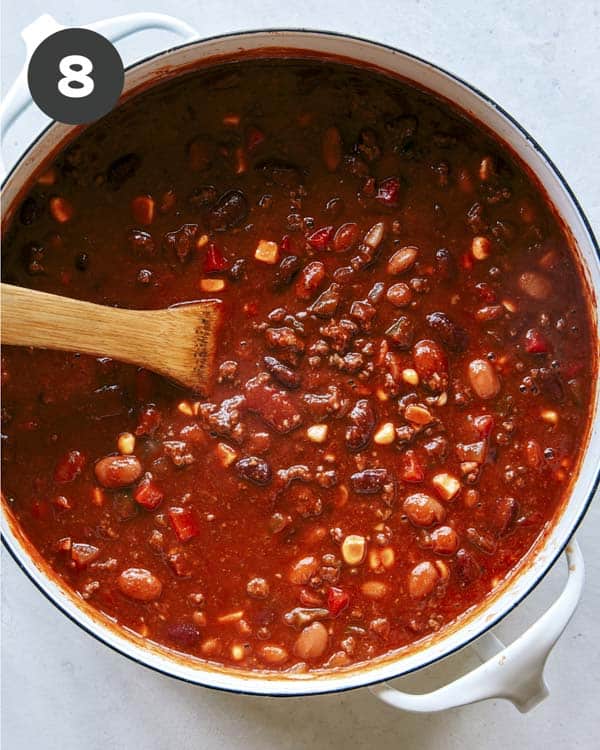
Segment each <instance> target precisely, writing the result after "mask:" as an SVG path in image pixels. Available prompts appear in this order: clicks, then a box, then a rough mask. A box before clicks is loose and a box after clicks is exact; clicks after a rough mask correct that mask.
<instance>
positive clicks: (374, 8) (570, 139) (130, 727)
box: [1, 0, 600, 750]
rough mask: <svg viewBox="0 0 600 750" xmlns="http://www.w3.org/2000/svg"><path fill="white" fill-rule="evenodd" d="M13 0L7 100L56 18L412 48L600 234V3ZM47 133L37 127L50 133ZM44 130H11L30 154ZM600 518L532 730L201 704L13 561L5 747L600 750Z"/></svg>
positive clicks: (512, 632) (452, 717)
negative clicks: (129, 655) (324, 33)
mask: <svg viewBox="0 0 600 750" xmlns="http://www.w3.org/2000/svg"><path fill="white" fill-rule="evenodd" d="M94 6H95V7H92V4H91V3H82V2H75V0H19V1H18V2H17V1H16V0H6V1H5V2H4V3H3V4H2V32H1V34H2V36H1V42H2V93H4V92H5V91H6V90H7V88H8V86H9V85H10V83H11V81H12V79H13V78H14V76H15V75H16V74H17V72H18V71H19V69H20V66H21V65H22V62H23V53H24V50H23V44H22V42H21V39H20V37H19V32H20V30H21V29H22V28H23V27H24V26H26V25H27V24H29V23H30V22H31V21H33V20H34V19H35V18H36V17H37V16H38V15H40V14H42V13H45V12H49V13H51V14H53V15H54V16H55V17H56V18H57V20H58V21H60V22H62V23H64V24H71V25H78V24H84V23H89V22H91V21H94V20H98V19H99V18H101V17H106V16H110V15H116V14H121V13H125V12H133V11H141V10H152V11H161V12H164V13H171V14H174V15H177V16H179V17H180V18H182V19H184V20H187V21H188V22H189V23H191V24H192V25H194V26H196V28H198V30H199V31H200V33H201V34H202V35H206V36H208V35H211V34H217V33H223V32H226V31H233V30H238V29H248V28H259V27H265V26H271V27H274V26H279V27H286V26H302V27H309V28H311V27H312V28H323V29H327V30H334V31H341V32H348V33H352V34H357V35H361V36H365V37H368V38H371V39H374V40H378V41H383V42H387V43H389V44H392V45H395V46H398V47H400V48H403V49H406V50H408V51H410V52H413V53H416V54H418V55H421V56H422V57H425V58H428V59H430V60H432V61H433V62H436V63H438V64H440V65H442V66H443V67H445V68H447V69H449V70H451V71H453V72H455V73H457V74H458V75H460V76H462V77H463V78H465V79H466V80H468V81H470V82H472V83H474V84H475V85H476V86H478V87H479V88H480V89H482V90H483V91H485V92H486V93H488V94H489V95H491V96H492V97H493V98H494V99H496V101H498V102H499V103H500V104H501V105H502V106H503V107H505V108H506V109H507V110H508V111H509V112H511V114H513V115H514V116H515V117H516V118H517V119H518V120H520V121H521V123H522V124H523V125H524V126H525V127H526V128H527V129H528V130H529V131H530V132H531V133H532V134H533V135H534V137H535V138H536V139H537V140H538V141H539V142H540V143H541V144H542V146H543V147H544V148H545V149H546V150H547V151H548V152H549V154H550V155H551V157H552V158H553V159H554V161H555V162H556V163H557V165H558V167H559V168H560V169H561V171H562V172H563V174H564V175H565V176H566V178H567V180H568V181H569V182H570V184H571V186H572V187H573V189H574V190H575V192H576V194H577V195H578V197H579V199H580V201H581V203H582V205H583V207H584V210H585V211H586V212H587V215H588V217H589V218H590V220H591V222H592V225H593V227H594V230H595V232H596V234H598V233H599V232H600V178H599V175H600V126H599V121H600V96H599V93H598V92H599V90H600V62H599V61H600V55H599V53H600V42H599V41H598V40H599V39H600V4H599V3H598V2H594V0H587V1H586V0H574V1H573V2H544V1H542V0H539V1H537V2H523V1H521V2H512V3H511V2H498V1H497V0H494V1H489V2H485V1H484V0H479V2H472V1H471V0H468V1H465V0H462V1H461V2H451V1H449V0H439V2H430V1H429V0H422V2H418V1H410V2H406V1H405V2H386V1H385V0H370V1H366V0H345V1H342V0H336V1H332V2H322V0H321V1H320V2H315V1H314V0H305V1H304V2H303V3H299V2H296V1H294V2H292V0H278V1H271V0H259V1H258V2H255V1H254V0H252V1H251V2H250V1H246V2H241V0H238V1H237V2H235V1H230V0H220V1H219V2H217V0H206V1H205V2H198V1H197V0H195V1H194V0H178V2H177V3H174V2H168V0H104V1H103V2H102V3H98V4H94ZM172 39H173V38H172V37H170V36H169V35H166V34H162V33H150V32H148V33H145V34H144V35H141V36H139V37H137V38H136V39H135V41H129V42H127V43H126V44H123V45H122V46H121V50H122V52H123V57H124V59H125V62H126V63H127V62H131V61H133V60H134V59H136V57H140V56H142V55H144V54H147V53H148V52H150V51H153V50H157V49H159V48H160V47H161V46H165V45H166V44H168V43H170V42H172ZM38 124H39V122H38ZM35 127H36V119H35V114H30V115H29V117H28V118H27V120H26V121H25V122H24V123H23V124H21V125H20V126H19V127H18V128H16V129H14V130H13V131H11V132H10V134H9V137H8V143H7V151H8V153H9V155H10V154H11V153H12V154H16V153H17V152H18V149H19V148H20V146H21V145H25V144H26V142H27V138H28V135H29V132H28V129H31V132H33V128H35ZM599 529H600V504H599V503H598V502H596V503H595V505H594V506H593V507H592V509H591V511H590V513H589V514H588V516H587V518H586V521H585V523H584V525H583V527H582V528H581V530H580V531H579V533H578V539H579V541H580V543H581V546H582V548H583V552H584V556H585V559H586V564H587V582H586V587H585V592H584V596H583V599H582V602H581V605H580V607H579V609H578V611H577V613H576V615H575V617H574V619H573V621H572V622H571V624H570V626H569V627H568V630H567V631H566V633H565V634H564V636H563V638H562V639H561V641H560V642H559V644H558V646H557V647H556V649H555V651H554V653H553V654H552V656H551V657H550V660H549V663H548V668H547V679H548V683H549V685H550V690H551V695H550V698H548V699H547V700H546V702H545V703H543V704H542V705H541V706H539V707H538V708H537V709H535V710H534V711H533V712H532V713H530V714H528V715H526V716H521V715H520V714H518V713H517V712H516V710H515V709H514V708H513V707H512V706H511V705H510V704H507V703H505V702H502V701H498V702H487V703H485V704H480V705H479V706H476V707H473V706H471V707H466V708H463V709H457V710H454V711H450V712H446V713H443V714H435V715H415V714H407V713H401V712H398V711H394V710H393V709H391V708H389V707H387V706H384V705H382V704H380V703H378V702H377V701H376V700H375V699H374V698H373V697H371V696H370V694H369V693H368V692H366V691H364V690H360V691H354V692H351V693H346V694H342V695H335V696H325V697H321V698H298V699H286V700H273V699H261V698H250V697H241V696H232V695H226V694H222V693H217V692H214V691H209V690H203V689H201V688H195V687H192V686H189V685H185V684H182V683H178V682H175V681H174V680H171V679H169V678H166V677H163V676H161V675H158V674H154V673H152V672H150V671H148V670H146V669H144V668H142V667H140V666H138V665H135V664H133V663H130V662H128V661H126V660H125V659H124V658H123V657H121V656H119V655H117V654H115V653H113V652H111V651H109V650H108V649H107V648H105V647H104V646H101V645H100V644H98V643H97V642H96V641H94V640H93V639H92V638H90V637H89V636H87V635H86V634H85V633H83V632H82V631H81V630H79V629H78V628H77V627H76V626H75V625H73V624H71V623H70V622H68V621H67V620H66V619H65V618H64V617H63V616H62V615H60V613H58V611H57V610H55V609H54V608H53V606H52V605H51V604H49V603H48V602H47V601H46V600H45V599H44V598H43V597H42V596H41V595H40V594H39V593H38V592H37V591H36V590H35V589H34V587H33V586H32V584H31V583H29V581H28V580H27V579H26V578H25V577H24V576H23V575H22V574H21V573H20V572H19V570H18V569H17V567H16V565H15V564H14V563H13V561H12V560H11V559H10V558H9V557H8V556H7V555H6V554H3V560H2V569H3V570H2V572H3V575H2V579H3V581H2V587H3V591H2V740H3V748H5V749H6V750H22V749H23V750H25V749H26V748H27V749H29V748H40V749H43V750H55V749H56V750H59V749H60V750H75V749H76V748H77V749H79V748H81V747H85V748H86V750H106V748H110V749H111V750H121V749H125V748H127V749H128V750H129V749H130V748H144V750H163V748H164V749H165V750H167V748H168V749H169V750H170V749H171V748H177V750H188V749H189V748H202V749H203V750H205V749H206V750H213V749H214V748H228V749H229V748H231V750H235V749H236V748H244V749H245V750H255V749H258V748H277V749H278V750H291V749H292V748H294V750H295V749H296V748H308V747H310V748H319V749H320V748H335V749H337V748H340V749H341V748H352V750H360V749H361V748H370V749H371V750H373V749H374V748H377V749H379V748H388V747H390V748H392V747H398V748H405V749H410V748H419V750H423V749H427V750H428V749H429V748H436V749H437V748H444V750H453V749H454V748H461V749H463V748H486V749H487V748H490V749H493V748H503V749H504V748H506V747H515V748H528V749H529V748H534V749H537V748H563V747H565V748H567V747H568V748H569V749H571V748H583V749H585V750H588V748H590V749H591V748H592V747H598V744H597V743H598V736H599V735H600V710H599V708H598V698H599V697H600V646H599V639H598V633H599V628H598V621H599V619H600V545H599V544H598V532H599ZM563 567H564V563H562V562H561V563H560V564H558V565H557V566H556V569H555V570H553V571H552V573H551V574H550V575H549V576H548V577H547V579H546V580H545V581H544V582H543V583H542V585H541V586H540V587H538V590H537V591H536V592H535V593H534V595H533V596H531V597H530V598H529V599H528V600H527V601H526V602H525V603H524V604H523V605H522V606H521V607H519V609H518V610H517V611H516V612H515V613H513V614H512V615H511V616H510V617H509V618H507V620H506V621H504V623H502V625H501V626H500V628H499V634H500V635H501V636H503V637H505V638H506V639H507V640H508V639H510V638H511V637H514V636H516V635H517V634H518V633H519V632H521V631H522V629H523V628H524V627H525V626H526V625H527V624H528V623H530V622H531V621H532V620H533V619H534V618H535V617H536V615H539V614H540V613H541V612H542V611H543V609H544V607H546V606H548V604H549V603H550V602H551V601H552V600H553V598H554V597H555V596H556V595H557V593H558V592H559V590H560V587H561V585H562V583H563V581H564V570H563ZM469 664H472V662H471V661H470V660H469V657H467V656H464V655H460V656H459V657H456V658H454V659H453V660H452V661H451V663H449V664H447V665H444V666H443V667H438V668H436V669H434V670H432V671H431V672H430V674H428V675H426V676H421V677H417V678H411V680H410V687H413V688H415V689H416V688H417V687H420V688H423V687H431V686H434V685H436V684H439V682H440V681H441V680H442V679H443V678H444V677H447V676H448V675H450V674H455V673H458V672H459V671H460V669H463V668H464V667H465V666H467V665H469Z"/></svg>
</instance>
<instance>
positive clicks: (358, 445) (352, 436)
mask: <svg viewBox="0 0 600 750" xmlns="http://www.w3.org/2000/svg"><path fill="white" fill-rule="evenodd" d="M348 422H349V423H350V424H349V426H348V427H347V429H346V445H347V446H348V449H349V450H351V451H359V450H362V449H363V448H365V447H366V446H367V444H368V442H369V440H370V439H371V436H372V434H373V430H374V429H375V412H374V411H373V407H372V406H371V403H370V402H369V400H368V399H366V398H363V399H360V400H359V401H357V402H356V404H354V407H353V409H352V411H351V412H350V414H349V415H348Z"/></svg>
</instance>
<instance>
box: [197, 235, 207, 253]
mask: <svg viewBox="0 0 600 750" xmlns="http://www.w3.org/2000/svg"><path fill="white" fill-rule="evenodd" d="M207 244H208V235H207V234H201V235H200V237H198V239H197V240H196V248H197V249H198V250H201V249H202V248H203V247H204V245H207Z"/></svg>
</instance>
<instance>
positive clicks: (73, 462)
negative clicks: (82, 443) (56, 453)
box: [54, 451, 85, 484]
mask: <svg viewBox="0 0 600 750" xmlns="http://www.w3.org/2000/svg"><path fill="white" fill-rule="evenodd" d="M84 466H85V456H84V455H83V453H81V451H69V452H68V453H65V455H64V456H63V457H62V458H61V459H59V461H58V463H57V464H56V468H55V469H54V481H55V482H58V483H59V484H65V483H66V482H72V481H73V480H74V479H76V478H77V477H78V476H79V475H80V474H81V472H82V471H83V467H84Z"/></svg>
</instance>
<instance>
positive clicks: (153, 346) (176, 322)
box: [0, 284, 222, 395]
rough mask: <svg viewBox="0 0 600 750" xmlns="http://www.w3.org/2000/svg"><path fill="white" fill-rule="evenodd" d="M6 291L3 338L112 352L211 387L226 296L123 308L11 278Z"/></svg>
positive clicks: (2, 290)
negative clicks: (12, 281)
mask: <svg viewBox="0 0 600 750" xmlns="http://www.w3.org/2000/svg"><path fill="white" fill-rule="evenodd" d="M0 297H1V307H2V325H1V329H2V337H1V340H2V343H3V344H17V345H19V346H36V347H40V348H44V349H60V350H61V351H68V352H81V353H82V354H93V355H96V356H103V357H110V358H111V359H118V360H121V361H122V362H128V363H130V364H134V365H139V366H140V367H145V368H147V369H148V370H153V371H154V372H158V373H160V374H161V375H164V376H165V377H167V378H170V379H171V380H174V381H175V382H177V383H180V384H181V385H183V386H185V387H186V388H191V389H193V390H194V391H198V392H199V393H202V394H204V395H206V393H207V391H208V390H209V388H210V384H211V380H212V371H213V369H214V359H215V352H216V348H217V335H218V332H219V327H220V323H221V306H222V303H221V301H220V300H202V301H200V302H186V303H182V304H181V305H175V306H173V307H168V308H166V309H164V310H123V309H119V308H115V307H104V306H103V305H95V304H92V303H91V302H81V301H79V300H75V299H68V298H67V297H59V296H58V295H56V294H46V293H45V292H36V291H33V290H31V289H23V288H21V287H17V286H11V285H9V284H2V285H1V286H0Z"/></svg>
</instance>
